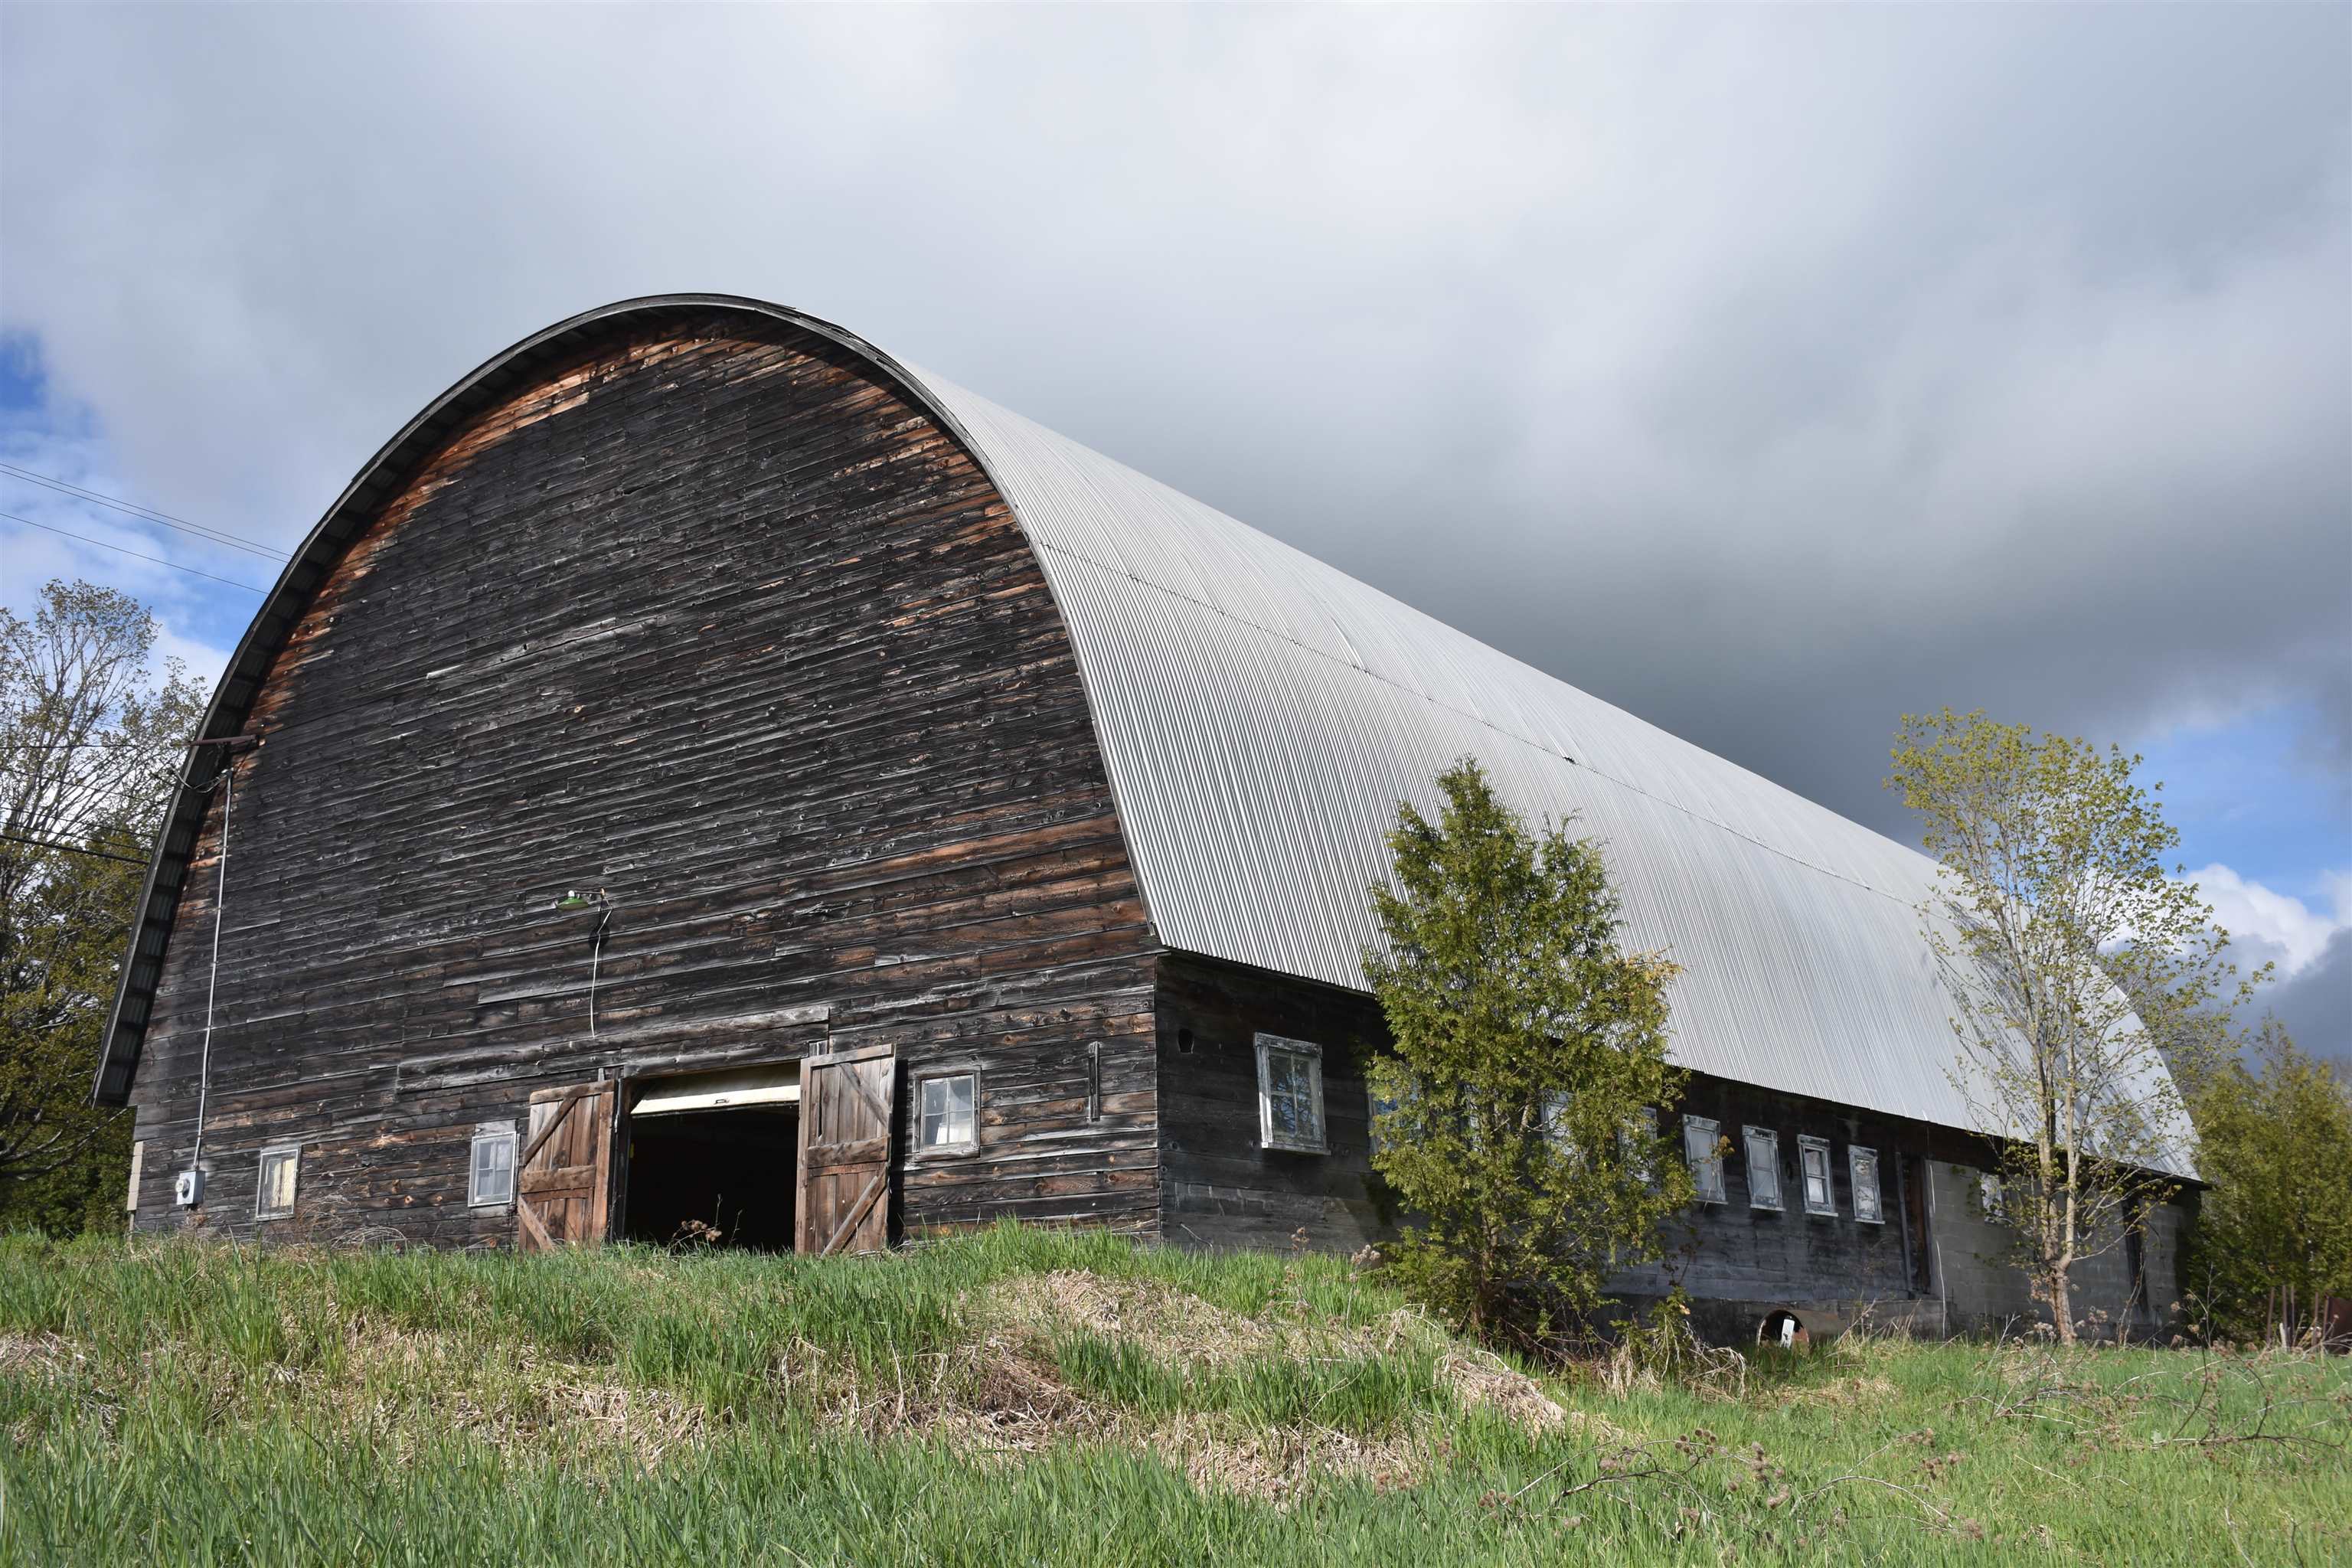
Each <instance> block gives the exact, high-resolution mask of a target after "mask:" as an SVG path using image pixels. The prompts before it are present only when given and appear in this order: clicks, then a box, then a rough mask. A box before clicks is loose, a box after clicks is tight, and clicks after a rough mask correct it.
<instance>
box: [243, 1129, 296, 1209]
mask: <svg viewBox="0 0 2352 1568" xmlns="http://www.w3.org/2000/svg"><path fill="white" fill-rule="evenodd" d="M301 1161H302V1151H301V1150H300V1148H299V1147H297V1146H295V1145H292V1144H289V1145H287V1146H286V1147H284V1148H279V1149H264V1150H263V1151H262V1152H261V1174H260V1179H259V1180H258V1181H257V1182H256V1183H255V1184H254V1188H253V1217H254V1218H256V1219H284V1218H286V1217H287V1216H288V1215H291V1214H292V1213H293V1212H294V1178H295V1175H296V1174H297V1173H298V1171H299V1166H300V1164H301Z"/></svg>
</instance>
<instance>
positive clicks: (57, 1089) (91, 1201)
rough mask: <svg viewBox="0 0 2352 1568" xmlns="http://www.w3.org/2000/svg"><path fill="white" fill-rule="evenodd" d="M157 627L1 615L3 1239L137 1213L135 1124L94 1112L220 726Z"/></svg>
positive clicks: (106, 600)
mask: <svg viewBox="0 0 2352 1568" xmlns="http://www.w3.org/2000/svg"><path fill="white" fill-rule="evenodd" d="M155 636H156V626H155V622H154V619H153V617H152V616H150V615H149V614H148V613H147V611H146V609H145V608H144V607H143V606H142V605H140V604H139V602H138V601H137V600H135V599H132V598H131V597H130V596H129V595H125V594H122V593H120V592H118V591H116V590H114V589H111V588H101V587H94V586H92V585H90V584H86V583H73V584H67V583H62V582H53V583H51V584H48V585H47V589H46V590H45V591H44V593H43V595H42V599H41V603H40V605H39V607H38V608H37V611H36V612H35V614H34V616H33V618H32V619H31V620H30V621H26V620H24V619H22V618H20V617H18V616H15V615H13V614H10V613H8V612H7V611H5V610H0V1223H7V1224H38V1225H40V1226H43V1227H45V1228H49V1229H75V1228H79V1227H80V1226H83V1225H84V1224H87V1223H91V1222H93V1221H94V1220H95V1219H97V1218H98V1217H100V1216H101V1215H104V1214H105V1213H106V1211H107V1210H108V1209H109V1208H110V1206H111V1205H115V1204H119V1203H120V1201H121V1180H122V1176H123V1170H122V1167H123V1163H124V1162H125V1160H126V1159H127V1157H128V1151H129V1137H130V1130H129V1125H128V1120H129V1119H128V1118H127V1117H124V1116H122V1115H121V1113H119V1112H111V1111H105V1110H97V1109H95V1108H93V1107H92V1106H91V1105H90V1104H89V1092H90V1084H91V1079H92V1077H93V1075H94V1073H95V1071H96V1068H97V1053H98V1041H99V1034H100V1030H101V1029H102V1028H103V1027H104V1026H105V1021H106V1015H107V1009H108V1008H109V1007H110V1005H111V1004H112V1002H113V999H114V984H115V976H116V973H117V969H118V965H119V964H120V963H121V958H122V947H123V942H124V940H125V937H126V934H127V933H128V931H129V929H130V924H131V916H132V913H133V911H134V910H136V909H137V907H138V902H139V892H140V888H141V886H142V881H143V879H144V866H145V862H146V858H147V851H148V847H149V844H150V842H151V840H152V837H153V834H154V830H155V826H156V823H157V821H158V820H159V818H160V816H161V815H162V810H163V804H164V801H165V799H166V797H167V796H168V794H169V792H170V790H171V787H172V784H173V780H174V778H175V777H176V776H177V770H178V769H179V767H180V766H181V764H182V763H183V760H184V756H185V750H184V748H185V746H186V744H187V741H188V738H189V736H190V734H191V733H193V731H194V728H195V725H196V723H197V721H198V720H199V719H200V718H201V716H202V713H203V709H204V693H203V691H202V689H201V688H200V687H199V686H197V685H196V684H194V683H193V682H191V681H189V680H188V679H187V678H186V676H185V675H184V673H183V672H182V670H181V669H180V668H179V666H178V664H177V663H176V661H174V662H173V663H170V664H167V666H166V667H165V668H164V671H163V675H162V678H161V679H160V680H159V679H157V677H156V675H155V673H154V672H153V670H152V654H153V652H154V646H155Z"/></svg>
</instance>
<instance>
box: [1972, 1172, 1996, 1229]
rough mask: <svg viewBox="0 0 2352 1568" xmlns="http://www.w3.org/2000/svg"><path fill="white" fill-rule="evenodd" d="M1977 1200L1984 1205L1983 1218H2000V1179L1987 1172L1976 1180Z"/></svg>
mask: <svg viewBox="0 0 2352 1568" xmlns="http://www.w3.org/2000/svg"><path fill="white" fill-rule="evenodd" d="M1977 1198H1978V1200H1979V1202H1981V1203H1982V1204H1983V1205H1984V1212H1985V1217H1986V1218H1988V1219H1999V1218H2000V1177H1999V1176H1996V1175H1994V1174H1993V1173H1991V1172H1990V1171H1987V1172H1986V1173H1984V1174H1983V1175H1981V1176H1979V1177H1978V1178H1977Z"/></svg>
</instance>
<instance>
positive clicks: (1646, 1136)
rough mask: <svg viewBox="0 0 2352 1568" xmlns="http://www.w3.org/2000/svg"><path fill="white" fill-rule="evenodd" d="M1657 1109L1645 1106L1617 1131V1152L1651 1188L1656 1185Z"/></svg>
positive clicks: (1652, 1106) (1635, 1112)
mask: <svg viewBox="0 0 2352 1568" xmlns="http://www.w3.org/2000/svg"><path fill="white" fill-rule="evenodd" d="M1657 1148H1658V1108H1657V1107H1656V1106H1654V1105H1645V1106H1643V1107H1642V1108H1641V1109H1640V1110H1636V1111H1634V1112H1633V1115H1631V1116H1629V1117H1627V1118H1626V1119H1625V1125H1624V1126H1622V1127H1620V1128H1619V1129H1618V1130H1617V1152H1618V1154H1619V1155H1620V1156H1621V1157H1622V1159H1623V1160H1624V1162H1625V1163H1626V1165H1627V1166H1628V1167H1630V1168H1631V1169H1632V1170H1633V1173H1634V1174H1635V1175H1637V1176H1639V1177H1641V1178H1642V1180H1643V1181H1644V1182H1646V1183H1648V1184H1650V1185H1651V1186H1656V1185H1657V1184H1658V1168H1657V1164H1656V1160H1657Z"/></svg>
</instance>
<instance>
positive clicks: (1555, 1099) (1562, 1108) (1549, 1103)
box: [1543, 1089, 1576, 1158]
mask: <svg viewBox="0 0 2352 1568" xmlns="http://www.w3.org/2000/svg"><path fill="white" fill-rule="evenodd" d="M1574 1103H1575V1101H1574V1100H1573V1099H1572V1098H1571V1097H1570V1094H1569V1092H1568V1090H1566V1089H1557V1090H1555V1091H1553V1092H1552V1093H1550V1094H1547V1095H1545V1096H1544V1102H1543V1131H1544V1141H1545V1142H1548V1143H1549V1144H1550V1145H1551V1146H1552V1147H1553V1148H1555V1149H1557V1150H1559V1152H1561V1153H1563V1154H1566V1155H1569V1156H1570V1157H1571V1158H1573V1157H1574V1155H1575V1153H1576V1132H1575V1130H1574V1129H1573V1128H1572V1127H1570V1124H1569V1119H1568V1113H1569V1109H1570V1106H1572V1105H1573V1104H1574Z"/></svg>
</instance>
